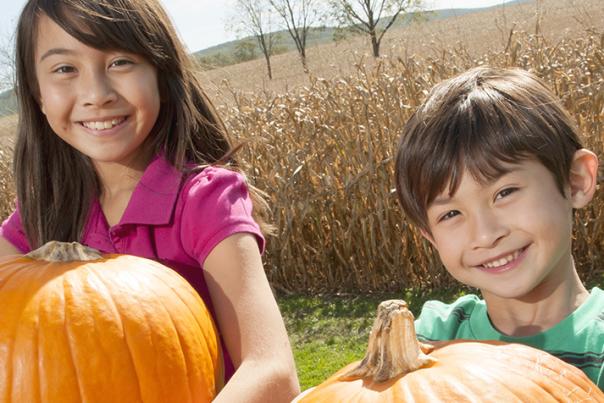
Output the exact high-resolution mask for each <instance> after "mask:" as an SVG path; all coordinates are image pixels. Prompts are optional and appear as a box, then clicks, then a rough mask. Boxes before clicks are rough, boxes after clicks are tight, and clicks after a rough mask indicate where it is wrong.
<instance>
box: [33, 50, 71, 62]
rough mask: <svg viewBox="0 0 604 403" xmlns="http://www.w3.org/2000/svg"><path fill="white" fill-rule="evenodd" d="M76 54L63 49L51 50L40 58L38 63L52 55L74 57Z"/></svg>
mask: <svg viewBox="0 0 604 403" xmlns="http://www.w3.org/2000/svg"><path fill="white" fill-rule="evenodd" d="M75 53H76V52H75V51H73V50H71V49H65V48H52V49H49V50H47V51H46V52H45V53H44V54H43V55H42V56H41V57H40V62H41V61H42V60H44V59H46V58H47V57H49V56H52V55H74V54H75Z"/></svg>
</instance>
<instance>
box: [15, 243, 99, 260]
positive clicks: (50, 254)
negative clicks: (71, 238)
mask: <svg viewBox="0 0 604 403" xmlns="http://www.w3.org/2000/svg"><path fill="white" fill-rule="evenodd" d="M25 257H28V258H31V259H36V260H46V261H47V262H73V261H77V260H84V261H87V260H97V259H100V258H102V255H101V253H100V252H99V251H98V250H96V249H93V248H89V247H88V246H84V245H82V244H80V243H78V242H59V241H50V242H47V243H45V244H44V245H42V246H40V247H39V248H38V249H36V250H33V251H31V252H29V253H28V254H26V255H25Z"/></svg>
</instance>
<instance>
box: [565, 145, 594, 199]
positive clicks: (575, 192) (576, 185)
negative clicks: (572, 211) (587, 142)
mask: <svg viewBox="0 0 604 403" xmlns="http://www.w3.org/2000/svg"><path fill="white" fill-rule="evenodd" d="M569 184H570V198H571V202H572V205H573V208H582V207H585V206H586V205H587V204H588V203H589V202H590V201H591V199H592V198H593V196H594V193H595V192H596V187H597V185H598V157H597V156H596V154H594V153H593V152H591V151H589V150H586V149H584V148H582V149H580V150H578V151H576V152H575V155H574V156H573V160H572V162H571V166H570V177H569Z"/></svg>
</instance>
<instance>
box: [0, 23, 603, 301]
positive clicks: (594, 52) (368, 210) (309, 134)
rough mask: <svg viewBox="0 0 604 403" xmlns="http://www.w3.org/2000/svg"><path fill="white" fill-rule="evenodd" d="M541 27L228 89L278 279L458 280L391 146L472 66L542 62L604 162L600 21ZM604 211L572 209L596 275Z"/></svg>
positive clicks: (285, 287)
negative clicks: (413, 209)
mask: <svg viewBox="0 0 604 403" xmlns="http://www.w3.org/2000/svg"><path fill="white" fill-rule="evenodd" d="M510 25H511V24H510ZM537 28H538V25H537V24H535V27H534V29H532V30H531V32H532V33H531V34H529V33H527V32H525V31H516V30H515V28H514V29H512V28H510V29H509V30H508V31H507V32H506V35H505V37H504V38H503V37H502V38H503V39H502V45H501V46H498V49H499V51H498V52H496V51H494V50H490V51H489V50H486V51H484V52H482V53H477V51H476V50H475V49H470V48H469V47H468V45H464V44H462V43H461V42H459V43H456V44H455V45H454V46H442V47H436V46H434V47H433V48H432V49H431V51H430V52H423V53H422V54H423V55H424V56H416V55H414V54H412V53H409V54H408V53H405V52H398V53H397V52H393V54H392V55H391V56H386V57H384V58H381V59H380V60H379V61H377V62H374V61H372V60H367V62H366V61H365V60H364V59H363V58H362V57H360V58H358V59H357V60H356V64H355V66H354V67H353V68H348V69H347V70H346V71H343V72H341V73H340V74H335V75H332V76H330V77H332V78H327V79H325V78H318V77H317V76H316V75H315V76H313V75H310V76H308V77H307V78H305V79H304V80H303V81H304V83H305V84H304V85H301V86H298V87H296V88H295V89H293V90H288V89H287V88H285V89H283V88H282V89H281V90H279V91H277V92H271V91H269V90H266V91H262V90H255V91H249V89H247V90H245V91H244V90H242V89H241V88H240V87H239V86H236V85H232V86H231V87H228V86H226V87H224V88H223V89H222V90H221V91H222V94H221V96H222V97H227V96H228V97H229V99H228V100H227V101H225V102H222V101H221V102H219V103H220V106H219V109H220V111H221V113H222V115H223V117H224V118H225V120H226V122H227V125H228V126H229V128H230V130H231V132H232V135H233V137H234V138H235V139H236V140H237V141H241V142H245V143H246V146H245V147H243V148H242V150H241V151H240V152H239V153H238V154H237V155H238V158H239V160H240V162H241V163H242V165H243V166H244V168H245V170H246V171H247V172H248V176H249V178H250V181H252V182H253V183H254V184H255V185H256V186H257V187H259V188H260V189H262V190H264V191H265V192H266V193H267V195H268V196H267V197H268V201H269V203H270V206H271V209H272V212H273V222H274V224H275V226H276V228H277V234H276V236H274V237H269V239H268V250H267V254H266V256H265V263H266V270H267V274H268V276H269V279H270V280H271V283H272V284H273V286H274V287H275V288H276V289H278V290H281V291H296V292H298V291H299V292H319V291H320V292H336V291H347V292H354V291H362V292H369V291H393V290H400V289H401V288H406V287H416V288H436V287H448V286H452V285H454V280H452V279H451V278H450V277H449V276H448V275H446V273H445V272H444V270H443V269H442V268H441V265H440V263H439V261H438V257H437V256H436V255H435V254H434V252H433V251H432V250H431V248H430V247H429V245H428V244H427V243H426V242H425V241H423V240H422V238H421V237H420V236H419V234H418V233H417V232H416V231H415V230H414V229H413V228H411V227H409V226H408V225H407V223H406V222H405V218H404V216H403V215H402V213H401V211H400V209H399V206H398V204H397V200H396V195H395V194H394V192H393V191H392V189H393V188H394V183H393V165H394V164H393V155H394V151H395V145H396V140H397V136H398V135H399V132H400V130H401V127H402V126H403V124H404V122H405V121H406V119H407V118H408V117H409V116H410V114H411V113H412V112H413V110H414V109H415V108H416V107H417V105H418V104H419V103H420V102H421V101H422V100H423V99H424V97H425V94H426V92H427V91H428V90H429V88H431V87H432V85H433V84H435V83H437V82H439V81H441V80H443V79H446V78H449V77H451V76H453V75H455V74H457V73H459V72H461V71H463V70H466V69H467V68H470V67H473V66H476V65H481V64H488V65H491V66H502V67H503V66H518V67H522V68H524V69H528V70H531V71H534V72H535V73H536V74H538V75H539V76H541V77H542V78H544V80H545V81H546V82H547V83H549V85H550V86H551V88H552V89H553V90H554V91H555V92H556V93H557V94H558V95H559V96H560V97H561V99H562V100H563V102H564V104H565V106H566V107H567V108H568V109H569V111H570V112H571V114H572V115H573V116H574V117H575V119H576V121H577V123H578V125H579V127H580V130H581V132H582V133H583V135H584V139H585V144H586V145H587V146H588V147H590V148H592V149H593V150H594V151H596V152H597V153H598V154H599V156H600V157H601V159H602V160H604V144H603V136H604V33H603V30H602V29H590V30H585V29H584V30H583V31H580V32H579V31H573V33H572V35H567V36H561V37H557V38H555V39H552V38H551V37H547V36H545V35H542V33H541V32H540V31H539V29H537ZM501 49H505V51H503V52H502V51H501ZM428 54H429V55H428ZM477 54H480V56H476V55H477ZM212 74H216V73H212ZM241 76H242V77H246V79H247V80H248V81H252V80H249V78H247V77H249V76H248V75H245V74H242V75H241ZM326 76H327V75H325V76H324V77H326ZM225 94H226V95H225ZM3 124H4V127H3ZM7 128H8V129H7ZM9 132H14V117H9V118H4V119H2V120H0V136H2V135H3V133H4V135H6V133H9ZM8 137H9V138H10V133H9V135H8ZM9 147H10V145H7V146H5V148H4V149H3V150H1V151H0V152H1V154H0V159H1V160H0V177H1V178H2V181H1V182H0V188H1V190H2V196H1V197H0V213H1V214H3V216H5V215H6V214H7V212H8V211H10V208H11V206H12V203H13V199H14V192H13V190H12V186H13V184H12V182H11V181H10V178H11V175H10V169H9V166H8V164H9V163H8V160H9V158H8V154H7V149H8V148H9ZM603 210H604V199H603V196H602V192H601V190H600V191H599V192H598V194H597V197H596V200H595V201H594V202H593V203H592V204H591V206H590V207H589V208H587V209H584V210H582V211H580V212H578V213H577V215H576V220H577V225H576V226H575V229H576V240H575V244H574V248H575V257H576V261H577V265H578V267H579V269H580V271H581V272H582V275H583V276H584V278H585V279H586V280H588V281H589V282H595V281H598V280H601V278H602V274H603V272H604V269H603V268H602V264H601V262H602V253H603V252H602V251H604V226H603V221H602V218H601V217H602V216H603V213H604V211H603Z"/></svg>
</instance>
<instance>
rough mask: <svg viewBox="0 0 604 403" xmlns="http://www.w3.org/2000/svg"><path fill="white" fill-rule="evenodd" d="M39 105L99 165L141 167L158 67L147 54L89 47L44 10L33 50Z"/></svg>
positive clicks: (153, 114)
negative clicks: (152, 63)
mask: <svg viewBox="0 0 604 403" xmlns="http://www.w3.org/2000/svg"><path fill="white" fill-rule="evenodd" d="M35 63H36V66H35V67H36V75H37V78H38V83H39V90H40V98H39V102H40V107H41V109H42V112H43V113H44V114H45V115H46V119H47V120H48V123H49V124H50V127H51V128H52V129H53V131H54V132H55V133H56V134H57V135H58V136H59V137H60V138H61V139H63V140H64V141H65V142H67V143H68V144H70V145H71V146H72V147H74V148H75V149H77V150H78V151H80V152H81V153H83V154H85V155H87V156H88V157H90V158H91V159H92V161H93V162H94V163H95V164H97V165H98V164H106V163H119V164H123V165H126V166H128V167H131V168H134V169H142V168H144V166H145V165H146V163H147V161H148V159H149V157H150V156H149V155H143V153H142V152H140V150H142V147H141V145H142V144H143V142H144V141H145V139H146V138H147V136H148V135H149V133H150V131H151V129H152V128H153V126H154V124H155V121H156V120H157V116H158V114H159V109H160V95H159V88H158V82H157V71H156V69H155V68H154V66H152V65H151V64H150V63H149V62H148V61H147V60H145V59H144V58H143V57H141V56H139V55H136V54H131V53H128V52H125V51H121V50H114V51H106V50H98V49H95V48H91V47H89V46H87V45H85V44H83V43H82V42H80V41H78V40H77V39H76V38H74V37H73V36H71V35H69V34H68V33H67V32H65V31H64V30H63V29H62V28H61V27H60V26H59V25H57V24H56V23H55V22H54V21H52V20H51V19H50V18H48V17H47V16H45V15H41V16H40V17H39V21H38V36H37V40H36V49H35Z"/></svg>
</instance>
